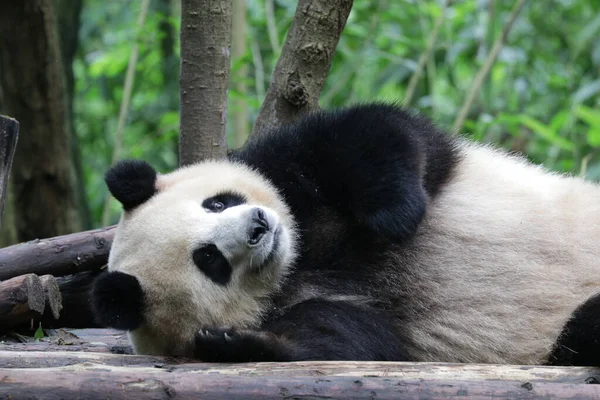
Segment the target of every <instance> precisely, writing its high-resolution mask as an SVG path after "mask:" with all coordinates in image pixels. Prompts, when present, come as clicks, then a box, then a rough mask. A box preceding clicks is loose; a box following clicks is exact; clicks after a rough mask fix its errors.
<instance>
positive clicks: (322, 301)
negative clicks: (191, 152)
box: [92, 103, 600, 365]
mask: <svg viewBox="0 0 600 400" xmlns="http://www.w3.org/2000/svg"><path fill="white" fill-rule="evenodd" d="M105 181H106V183H107V186H108V189H109V190H110V192H111V194H112V195H113V196H114V197H115V198H116V199H117V200H118V201H119V202H120V203H121V204H122V206H123V215H122V217H121V220H120V221H119V224H118V227H117V230H116V235H115V238H114V241H113V243H112V248H111V250H110V256H109V262H108V271H107V272H105V273H104V274H102V275H101V276H100V277H99V278H98V279H97V281H96V283H95V285H94V288H93V290H92V304H93V309H94V313H95V315H96V318H97V319H98V321H99V322H100V323H101V324H103V325H104V326H108V327H114V328H117V329H122V330H127V331H128V334H129V338H130V340H131V343H132V345H133V348H134V350H135V352H136V353H139V354H154V355H170V356H184V357H193V358H195V359H198V360H201V361H207V362H247V361H255V362H258V361H296V360H381V361H392V360H397V361H406V360H410V361H432V362H457V363H510V364H562V365H590V364H593V365H597V364H598V363H599V362H600V343H599V342H598V338H599V334H600V328H599V326H600V324H599V323H600V318H599V316H600V314H599V312H600V298H599V297H597V294H598V293H600V264H599V263H600V188H599V187H598V186H596V185H595V184H592V183H589V182H586V181H584V180H582V179H579V178H575V177H569V176H564V175H560V174H556V173H551V172H549V171H546V170H544V169H543V168H542V167H540V166H536V165H533V164H531V163H530V162H528V161H527V160H525V159H524V158H521V157H519V156H517V155H513V154H509V153H506V152H504V151H501V150H498V149H494V148H492V147H490V146H487V145H482V144H476V143H472V142H470V141H468V140H466V139H464V138H459V137H453V136H451V135H449V134H447V133H445V132H444V131H442V130H441V129H439V128H438V127H436V126H435V125H434V123H433V122H432V121H430V120H429V119H428V118H426V117H424V116H422V115H419V114H418V113H416V112H414V111H411V110H408V109H404V108H402V107H400V106H396V105H394V104H387V103H371V104H359V105H355V106H350V107H346V108H341V109H337V110H331V111H316V112H312V113H308V114H306V115H304V116H302V117H300V118H299V119H298V120H297V121H296V122H294V123H289V124H285V125H283V126H281V127H278V128H274V129H271V130H269V131H265V132H263V133H261V134H260V135H258V136H255V137H254V136H253V137H252V138H251V139H249V141H248V142H247V143H246V144H245V145H244V146H243V147H242V148H241V149H239V150H236V151H233V152H232V153H231V154H230V155H229V156H228V157H227V159H226V160H208V161H204V162H199V163H197V164H194V165H190V166H185V167H181V168H179V169H177V170H175V171H173V172H171V173H167V174H159V173H157V172H156V171H155V169H154V168H153V167H151V166H150V165H149V164H147V163H146V162H144V161H140V160H125V161H121V162H119V163H117V164H116V165H114V166H113V167H112V168H111V169H110V170H109V171H108V172H107V173H106V176H105Z"/></svg>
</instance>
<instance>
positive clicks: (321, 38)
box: [252, 0, 352, 135]
mask: <svg viewBox="0 0 600 400" xmlns="http://www.w3.org/2000/svg"><path fill="white" fill-rule="evenodd" d="M351 9H352V0H299V1H298V6H297V8H296V14H295V15H294V20H293V22H292V25H291V27H290V30H289V32H288V34H287V37H286V39H285V43H284V45H283V49H282V50H281V57H279V60H278V61H277V65H276V66H275V71H274V72H273V78H272V81H271V85H270V86H269V90H268V92H267V95H266V98H265V101H264V102H263V104H262V106H261V108H260V111H259V114H258V118H257V119H256V123H255V124H254V128H253V130H252V134H253V135H254V134H260V133H261V132H264V131H268V130H270V129H272V128H274V127H276V126H278V125H280V124H282V123H285V122H290V121H293V120H294V119H295V118H296V117H297V116H298V115H299V114H300V113H302V112H305V111H308V110H313V109H316V108H318V106H319V95H320V93H321V90H322V89H323V86H324V85H325V79H327V74H328V73H329V68H330V67H331V62H332V60H333V54H334V52H335V48H336V46H337V43H338V41H339V38H340V35H341V34H342V31H343V29H344V26H345V25H346V20H347V19H348V15H349V14H350V10H351Z"/></svg>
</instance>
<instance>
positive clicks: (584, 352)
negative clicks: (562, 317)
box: [548, 294, 600, 366]
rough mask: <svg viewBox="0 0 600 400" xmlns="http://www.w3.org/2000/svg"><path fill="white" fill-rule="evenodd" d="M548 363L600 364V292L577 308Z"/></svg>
mask: <svg viewBox="0 0 600 400" xmlns="http://www.w3.org/2000/svg"><path fill="white" fill-rule="evenodd" d="M548 364H550V365H578V366H600V294H598V295H596V296H594V297H592V298H590V299H589V300H587V301H586V302H585V303H583V304H582V305H581V306H579V308H577V310H575V312H574V313H573V316H572V318H571V319H570V320H569V322H567V324H566V325H565V327H564V329H563V331H562V334H561V335H560V337H559V339H558V341H557V342H556V345H555V347H554V350H553V352H552V353H551V354H550V357H549V358H548Z"/></svg>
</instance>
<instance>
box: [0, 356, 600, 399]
mask: <svg viewBox="0 0 600 400" xmlns="http://www.w3.org/2000/svg"><path fill="white" fill-rule="evenodd" d="M46 355H47V357H45V358H43V359H41V357H42V355H40V354H31V353H24V354H23V358H22V359H20V360H17V358H16V357H14V356H13V357H10V355H9V354H6V353H5V352H2V353H0V359H4V358H10V360H12V362H13V363H16V365H15V367H16V369H13V368H0V377H2V385H1V387H0V397H6V398H13V399H20V398H38V397H43V396H44V395H45V394H47V393H52V395H53V396H54V397H57V398H58V397H61V398H72V397H84V398H112V399H121V398H122V399H128V400H131V399H137V398H150V397H152V398H155V397H160V398H174V397H176V398H178V399H186V398H200V397H201V398H203V399H223V398H227V399H262V398H269V399H281V398H329V399H337V398H377V399H392V398H400V397H403V398H430V399H438V398H490V397H497V398H507V397H510V398H546V399H558V398H578V399H592V398H597V396H600V386H599V385H590V384H587V382H590V379H589V378H590V377H591V378H592V379H593V378H594V375H596V374H597V373H598V370H596V369H591V368H561V367H521V366H493V365H488V366H485V365H469V364H464V365H452V364H428V363H373V362H328V363H325V362H315V363H308V362H307V363H262V364H228V365H225V364H202V363H197V364H189V363H188V364H170V363H169V360H166V359H165V361H164V364H163V363H161V362H158V363H155V360H157V358H153V359H149V358H142V357H138V358H131V359H129V360H131V361H139V362H141V363H142V364H143V365H142V366H132V365H131V364H130V363H129V361H127V360H128V356H121V358H122V359H123V363H122V364H121V363H120V362H119V361H118V360H117V358H115V357H114V356H109V355H102V356H98V355H96V354H87V355H85V354H77V355H75V354H74V353H70V354H68V355H63V354H61V353H46ZM48 359H50V360H51V361H48ZM36 360H39V363H40V364H45V363H49V364H51V365H56V367H46V368H43V367H40V368H37V367H36V368H31V367H35V366H36ZM149 362H153V365H152V366H146V365H147V364H148V363H149ZM20 365H23V367H19V366H20ZM122 365H125V366H122Z"/></svg>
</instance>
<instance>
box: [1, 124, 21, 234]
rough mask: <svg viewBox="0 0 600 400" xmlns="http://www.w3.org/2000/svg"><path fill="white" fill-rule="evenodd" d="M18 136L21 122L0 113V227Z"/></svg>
mask: <svg viewBox="0 0 600 400" xmlns="http://www.w3.org/2000/svg"><path fill="white" fill-rule="evenodd" d="M18 138H19V122H17V121H16V120H14V119H12V118H8V117H5V116H3V115H0V227H2V213H3V212H4V200H5V198H6V190H7V187H8V178H9V176H10V168H11V167H12V162H13V159H14V156H15V150H16V148H17V140H18Z"/></svg>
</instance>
